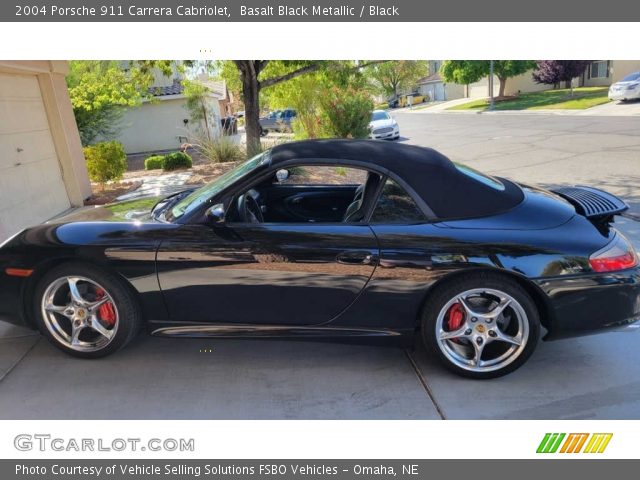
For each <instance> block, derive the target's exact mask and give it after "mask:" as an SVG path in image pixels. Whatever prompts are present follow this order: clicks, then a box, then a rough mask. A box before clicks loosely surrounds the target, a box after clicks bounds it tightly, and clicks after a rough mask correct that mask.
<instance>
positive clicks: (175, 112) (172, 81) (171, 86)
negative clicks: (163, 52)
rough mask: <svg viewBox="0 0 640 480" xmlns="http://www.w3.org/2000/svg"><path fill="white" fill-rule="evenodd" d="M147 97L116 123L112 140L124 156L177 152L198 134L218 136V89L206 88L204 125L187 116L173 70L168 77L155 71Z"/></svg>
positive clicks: (220, 95) (178, 79)
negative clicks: (119, 145)
mask: <svg viewBox="0 0 640 480" xmlns="http://www.w3.org/2000/svg"><path fill="white" fill-rule="evenodd" d="M224 92H226V86H225V88H224ZM150 94H151V97H150V98H149V99H146V100H144V101H143V102H142V104H141V105H139V106H136V107H132V108H129V109H127V110H126V111H125V112H124V115H123V117H122V119H121V121H120V125H119V127H120V130H119V132H118V134H117V135H116V138H115V140H116V141H118V142H120V143H122V144H123V145H124V150H125V152H126V153H128V154H134V153H144V152H155V151H163V150H177V149H179V148H180V146H181V145H182V144H184V143H187V142H192V141H193V140H194V138H193V137H194V135H197V133H198V132H200V133H205V131H206V130H208V131H209V134H210V135H211V136H217V135H219V134H220V128H221V123H220V120H221V111H220V107H221V105H223V103H221V100H223V96H224V95H223V93H222V92H221V91H220V90H219V89H215V90H214V89H210V90H209V91H208V93H207V95H206V99H205V102H206V108H205V111H206V112H207V121H206V122H205V121H204V119H202V120H200V121H196V122H194V121H193V119H192V118H191V117H190V114H189V111H188V109H187V96H186V95H185V94H184V85H183V77H182V75H181V74H180V73H179V72H178V71H177V70H176V71H175V72H174V75H173V76H169V77H167V76H164V75H162V74H161V73H159V72H157V74H156V75H155V80H154V84H153V85H152V87H151V88H150Z"/></svg>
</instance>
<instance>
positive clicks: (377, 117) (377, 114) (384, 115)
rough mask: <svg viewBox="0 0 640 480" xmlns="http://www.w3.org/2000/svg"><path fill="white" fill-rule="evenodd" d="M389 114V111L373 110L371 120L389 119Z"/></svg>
mask: <svg viewBox="0 0 640 480" xmlns="http://www.w3.org/2000/svg"><path fill="white" fill-rule="evenodd" d="M388 119H389V114H388V113H387V112H373V114H372V115H371V121H372V122H375V121H376V120H388Z"/></svg>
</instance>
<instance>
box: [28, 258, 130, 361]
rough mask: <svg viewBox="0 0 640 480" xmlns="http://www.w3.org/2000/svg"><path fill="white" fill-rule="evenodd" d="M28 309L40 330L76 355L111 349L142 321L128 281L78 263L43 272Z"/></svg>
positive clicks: (91, 355) (120, 344) (99, 354)
mask: <svg viewBox="0 0 640 480" xmlns="http://www.w3.org/2000/svg"><path fill="white" fill-rule="evenodd" d="M72 285H74V286H75V288H73V289H72ZM72 290H73V291H74V292H75V295H73V294H72ZM33 310H34V318H35V320H36V325H37V327H38V329H39V330H40V332H41V333H42V335H44V336H45V337H46V338H47V339H48V340H49V341H50V342H51V343H52V344H53V345H54V346H56V347H57V348H59V349H60V350H62V351H63V352H66V353H68V354H70V355H73V356H75V357H80V358H100V357H104V356H107V355H109V354H111V353H114V352H115V351H117V350H119V349H121V348H123V347H124V346H125V345H127V344H128V343H129V342H131V340H132V339H133V338H134V337H135V335H136V334H137V333H138V332H139V330H140V327H141V325H142V319H141V314H140V309H139V306H138V302H137V299H136V298H135V294H134V293H133V292H132V291H131V290H130V289H129V288H128V287H127V285H125V284H124V282H123V281H122V280H120V279H118V278H117V277H115V276H114V275H112V274H110V273H108V272H105V271H104V270H102V269H99V268H97V267H94V266H91V265H85V264H80V263H68V264H64V265H60V266H58V267H56V268H54V269H52V270H51V271H49V272H47V273H46V274H45V275H44V276H43V277H42V279H41V280H40V281H39V282H38V285H37V286H36V290H35V295H34V305H33Z"/></svg>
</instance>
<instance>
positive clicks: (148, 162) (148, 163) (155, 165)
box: [144, 155, 164, 170]
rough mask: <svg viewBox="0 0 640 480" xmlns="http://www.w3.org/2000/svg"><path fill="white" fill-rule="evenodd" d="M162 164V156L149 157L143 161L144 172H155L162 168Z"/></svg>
mask: <svg viewBox="0 0 640 480" xmlns="http://www.w3.org/2000/svg"><path fill="white" fill-rule="evenodd" d="M163 164H164V155H151V156H150V157H147V158H146V159H145V161H144V169H145V170H157V169H159V168H162V167H163Z"/></svg>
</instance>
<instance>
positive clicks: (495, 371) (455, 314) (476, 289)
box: [422, 273, 540, 379]
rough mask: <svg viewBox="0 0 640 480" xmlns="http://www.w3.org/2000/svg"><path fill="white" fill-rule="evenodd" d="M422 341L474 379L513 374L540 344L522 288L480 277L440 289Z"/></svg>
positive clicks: (429, 309)
mask: <svg viewBox="0 0 640 480" xmlns="http://www.w3.org/2000/svg"><path fill="white" fill-rule="evenodd" d="M422 337H423V340H424V343H425V345H426V346H427V348H428V350H430V351H431V352H433V353H434V354H435V355H436V357H437V358H438V359H439V360H440V362H442V363H443V365H444V366H445V367H447V368H448V369H449V370H451V371H453V372H455V373H457V374H459V375H462V376H465V377H470V378H477V379H486V378H495V377H500V376H502V375H506V374H508V373H510V372H513V371H514V370H516V369H517V368H519V367H520V366H522V365H523V364H524V363H525V362H526V361H527V359H528V358H529V357H530V356H531V354H532V353H533V351H534V350H535V348H536V345H537V343H538V340H539V338H540V319H539V314H538V310H537V308H536V306H535V303H534V302H533V300H532V299H531V297H530V296H529V294H528V293H527V292H526V291H525V290H524V289H523V288H522V287H521V286H520V285H518V284H517V283H515V282H513V281H510V280H508V279H506V278H503V277H502V276H500V275H495V274H489V273H487V274H479V275H478V274H475V275H469V276H466V277H461V278H459V279H456V280H453V281H451V282H449V283H447V284H444V285H443V286H442V287H441V288H438V289H437V290H436V291H435V292H434V294H433V295H432V296H431V297H430V298H429V300H428V301H427V304H426V305H425V309H424V313H423V318H422Z"/></svg>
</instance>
